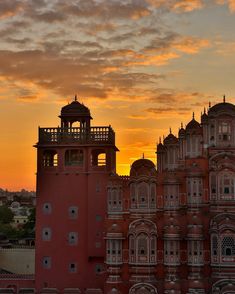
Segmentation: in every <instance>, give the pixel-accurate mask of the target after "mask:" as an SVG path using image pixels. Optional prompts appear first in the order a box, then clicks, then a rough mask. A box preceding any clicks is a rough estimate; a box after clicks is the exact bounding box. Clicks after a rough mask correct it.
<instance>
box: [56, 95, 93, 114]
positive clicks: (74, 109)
mask: <svg viewBox="0 0 235 294" xmlns="http://www.w3.org/2000/svg"><path fill="white" fill-rule="evenodd" d="M71 115H72V116H90V110H89V108H88V107H86V106H85V105H83V104H81V103H79V102H78V101H77V100H76V99H75V100H74V101H73V102H72V103H69V104H68V105H66V106H64V107H62V108H61V116H71Z"/></svg>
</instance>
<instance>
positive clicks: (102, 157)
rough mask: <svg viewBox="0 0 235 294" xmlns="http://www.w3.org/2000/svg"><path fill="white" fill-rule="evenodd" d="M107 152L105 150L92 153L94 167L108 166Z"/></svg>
mask: <svg viewBox="0 0 235 294" xmlns="http://www.w3.org/2000/svg"><path fill="white" fill-rule="evenodd" d="M106 163H107V160H106V151H105V150H104V149H94V150H92V153H91V165H92V166H99V167H102V166H106Z"/></svg>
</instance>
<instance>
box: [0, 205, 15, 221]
mask: <svg viewBox="0 0 235 294" xmlns="http://www.w3.org/2000/svg"><path fill="white" fill-rule="evenodd" d="M13 217H14V213H13V212H12V211H11V210H10V208H8V207H7V206H5V205H3V206H0V223H2V224H9V223H11V222H12V220H13Z"/></svg>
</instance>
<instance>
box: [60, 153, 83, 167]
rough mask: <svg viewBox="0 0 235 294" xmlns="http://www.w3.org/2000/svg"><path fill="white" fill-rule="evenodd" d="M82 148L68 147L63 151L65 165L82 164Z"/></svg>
mask: <svg viewBox="0 0 235 294" xmlns="http://www.w3.org/2000/svg"><path fill="white" fill-rule="evenodd" d="M83 157H84V156H83V150H81V149H69V150H66V151H65V165H66V166H73V165H75V166H77V165H83Z"/></svg>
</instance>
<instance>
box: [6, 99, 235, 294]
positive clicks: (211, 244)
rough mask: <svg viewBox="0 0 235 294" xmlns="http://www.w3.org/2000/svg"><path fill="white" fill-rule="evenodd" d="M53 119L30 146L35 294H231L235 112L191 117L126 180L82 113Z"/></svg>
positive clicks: (227, 108) (99, 130)
mask: <svg viewBox="0 0 235 294" xmlns="http://www.w3.org/2000/svg"><path fill="white" fill-rule="evenodd" d="M60 118H61V126H60V127H56V128H39V140H38V143H37V144H36V147H37V150H38V155H37V156H38V157H37V162H38V167H37V197H38V198H37V225H36V276H35V285H36V286H35V289H36V291H37V293H66V294H68V293H86V294H89V293H96V294H97V293H106V294H112V293H113V294H114V293H123V294H133V293H137V294H140V293H141V294H147V293H159V294H163V293H164V294H167V293H177V294H180V293H182V294H186V293H187V294H191V293H198V294H199V293H212V294H225V293H226V294H234V293H235V106H234V105H233V104H230V103H227V102H225V99H224V101H223V102H222V103H219V104H216V105H214V106H213V107H209V109H208V112H206V111H204V113H203V114H202V116H201V123H199V122H197V121H196V120H195V118H194V116H193V118H192V120H191V121H190V122H189V123H188V124H187V126H186V128H183V127H181V128H180V130H179V133H178V136H177V137H176V136H174V135H173V134H172V133H171V132H170V134H169V135H168V136H167V137H166V138H165V139H164V140H163V142H159V144H158V145H157V168H156V166H155V164H154V163H153V162H151V161H150V160H148V159H145V158H142V159H139V160H136V161H135V162H134V163H133V164H132V166H131V170H130V176H119V175H117V174H116V159H115V153H116V151H118V149H117V148H116V146H115V134H114V131H113V130H112V128H111V127H110V126H102V127H91V126H90V120H91V115H90V111H89V109H88V108H87V107H86V106H84V105H83V104H80V103H79V102H78V101H77V100H76V99H75V101H73V102H72V103H70V104H68V105H66V106H65V107H63V108H62V110H61V115H60ZM74 123H78V125H77V126H75V125H74ZM4 285H5V286H6V283H5V284H4ZM12 285H14V284H13V283H12ZM21 287H22V286H21ZM18 288H19V286H18ZM31 293H33V292H31Z"/></svg>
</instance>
